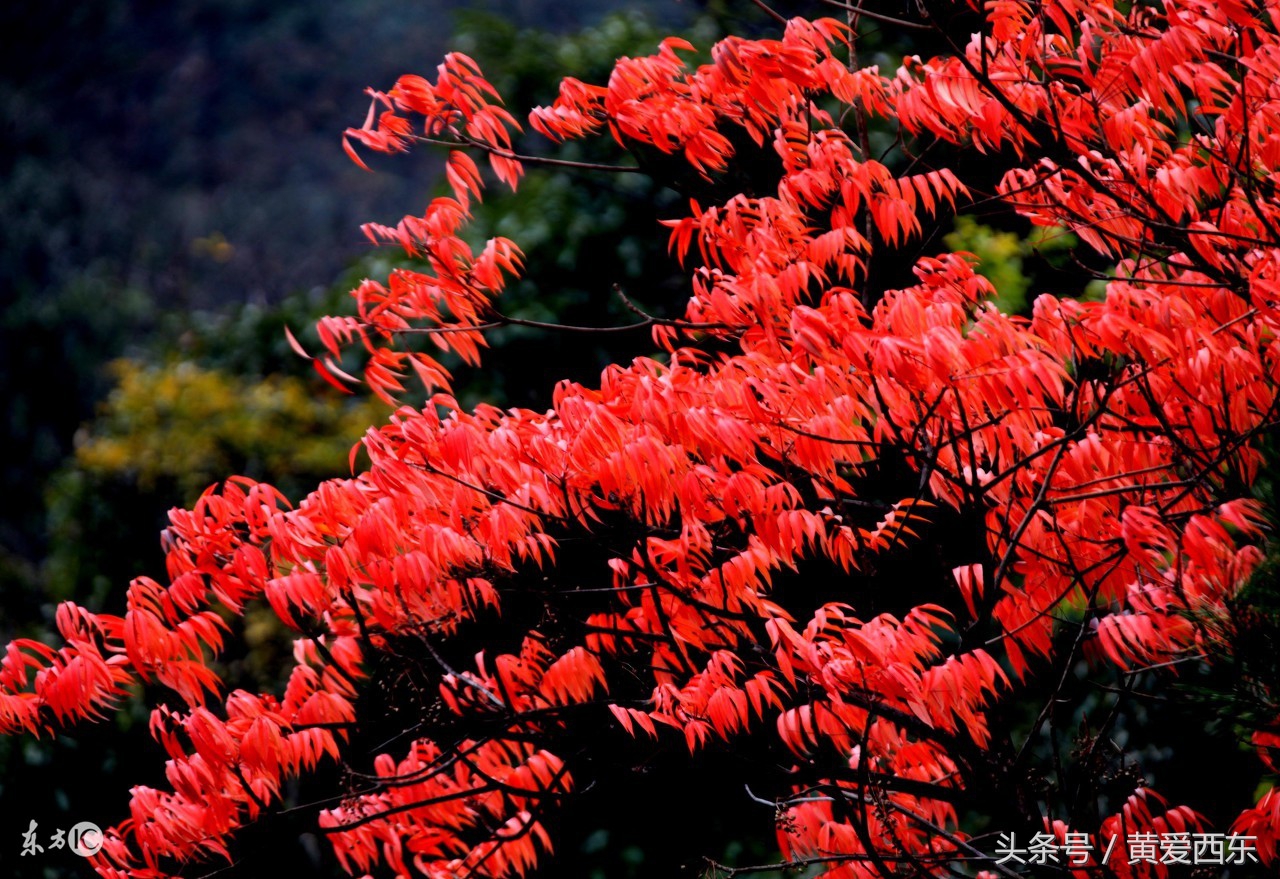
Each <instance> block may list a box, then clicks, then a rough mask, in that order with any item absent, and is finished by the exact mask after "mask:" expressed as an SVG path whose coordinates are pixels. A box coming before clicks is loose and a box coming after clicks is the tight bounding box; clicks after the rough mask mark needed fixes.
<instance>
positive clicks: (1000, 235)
mask: <svg viewBox="0 0 1280 879" xmlns="http://www.w3.org/2000/svg"><path fill="white" fill-rule="evenodd" d="M942 240H943V242H944V243H945V244H946V246H947V248H948V249H950V250H967V251H969V252H970V253H972V254H974V255H976V256H977V257H978V259H979V260H980V262H979V263H978V273H979V274H981V275H983V276H984V277H986V279H987V280H989V281H990V282H991V283H992V284H993V285H994V286H995V288H996V298H995V303H996V305H997V306H998V307H999V308H1000V310H1001V311H1004V312H1006V313H1008V314H1021V313H1024V312H1025V311H1026V310H1027V308H1028V305H1029V303H1028V301H1027V294H1028V292H1029V291H1031V286H1032V284H1033V283H1034V281H1035V277H1036V276H1035V272H1034V269H1033V268H1032V266H1031V263H1032V257H1037V258H1039V260H1041V261H1042V262H1043V263H1046V264H1047V265H1049V266H1051V267H1053V268H1059V267H1061V266H1062V264H1063V263H1064V262H1065V261H1066V259H1067V257H1068V255H1069V254H1070V253H1071V251H1072V250H1074V249H1075V248H1076V247H1077V246H1078V245H1079V243H1080V242H1079V239H1077V238H1076V236H1075V235H1072V234H1071V233H1070V232H1068V231H1066V230H1065V229H1050V228H1047V227H1045V226H1033V227H1032V229H1031V232H1030V233H1029V234H1028V235H1027V236H1026V237H1025V238H1024V237H1020V236H1019V235H1017V234H1016V233H1014V232H1009V231H1005V230H1002V229H997V228H995V227H993V226H988V225H986V224H984V223H980V222H978V221H977V220H976V219H974V218H973V217H971V216H968V215H963V214H962V215H960V216H958V217H956V218H955V227H954V229H953V231H951V232H949V233H947V234H946V235H945V236H943V239H942Z"/></svg>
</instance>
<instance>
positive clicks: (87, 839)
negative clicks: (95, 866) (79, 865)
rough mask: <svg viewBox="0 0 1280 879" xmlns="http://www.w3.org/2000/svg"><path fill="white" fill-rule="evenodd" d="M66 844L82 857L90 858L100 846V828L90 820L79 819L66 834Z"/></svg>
mask: <svg viewBox="0 0 1280 879" xmlns="http://www.w3.org/2000/svg"><path fill="white" fill-rule="evenodd" d="M67 845H68V846H69V847H70V848H71V850H72V851H73V852H75V853H76V854H78V855H79V856H80V857H82V858H91V857H93V856H94V855H96V854H97V853H98V850H99V849H101V848H102V830H101V829H100V828H99V827H98V825H97V824H94V823H93V822H92V821H81V822H80V823H79V824H77V825H76V826H75V827H72V828H71V832H70V833H68V834H67Z"/></svg>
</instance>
